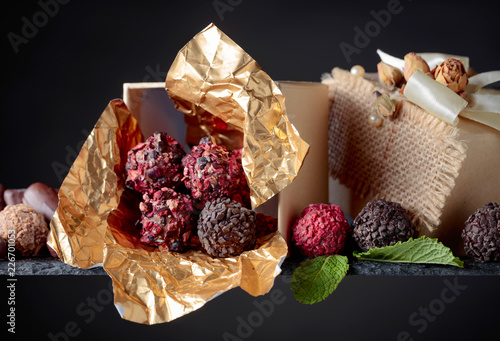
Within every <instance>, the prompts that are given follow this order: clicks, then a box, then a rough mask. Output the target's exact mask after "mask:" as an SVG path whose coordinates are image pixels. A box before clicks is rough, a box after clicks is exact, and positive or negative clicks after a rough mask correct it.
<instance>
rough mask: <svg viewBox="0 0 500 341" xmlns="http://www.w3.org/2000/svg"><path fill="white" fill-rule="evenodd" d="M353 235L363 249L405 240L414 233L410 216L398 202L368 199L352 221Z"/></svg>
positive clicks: (366, 249)
mask: <svg viewBox="0 0 500 341" xmlns="http://www.w3.org/2000/svg"><path fill="white" fill-rule="evenodd" d="M352 232H353V237H354V240H355V241H356V243H357V244H358V246H359V247H360V248H361V250H363V251H368V250H369V249H371V248H374V247H384V246H390V245H394V244H396V243H397V242H399V241H401V242H405V241H407V240H408V239H410V238H411V237H413V235H414V233H415V229H414V227H413V225H412V223H411V220H410V217H409V216H408V214H407V213H406V211H405V210H404V209H403V207H401V205H400V204H399V203H395V202H391V201H386V200H382V199H379V200H377V201H370V202H368V204H366V206H365V207H364V208H363V209H362V210H361V212H360V213H359V214H358V216H357V217H356V218H355V219H354V221H353V223H352Z"/></svg>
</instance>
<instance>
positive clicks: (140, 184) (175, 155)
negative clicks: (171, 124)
mask: <svg viewBox="0 0 500 341" xmlns="http://www.w3.org/2000/svg"><path fill="white" fill-rule="evenodd" d="M185 155H186V152H185V151H184V148H183V147H182V146H181V145H180V144H179V142H177V140H175V139H174V138H173V137H171V136H169V135H167V134H166V133H161V132H156V133H154V134H153V135H151V136H150V137H149V138H148V139H147V140H146V141H145V142H141V143H139V144H138V145H136V146H135V147H134V148H132V149H131V150H130V151H129V152H128V155H127V163H126V166H125V169H126V170H127V179H126V185H127V187H129V188H131V189H135V190H136V191H139V192H141V193H148V192H149V193H152V192H154V191H155V190H157V189H159V188H162V187H170V188H175V187H176V186H178V185H179V184H180V183H181V180H182V163H181V161H182V158H183V157H184V156H185Z"/></svg>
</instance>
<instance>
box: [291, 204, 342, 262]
mask: <svg viewBox="0 0 500 341" xmlns="http://www.w3.org/2000/svg"><path fill="white" fill-rule="evenodd" d="M349 232H350V228H349V223H348V222H347V219H346V218H345V216H344V214H343V213H342V210H341V209H340V208H339V207H338V206H337V205H329V204H310V205H309V206H307V207H306V208H305V209H304V210H303V211H302V213H301V215H300V218H299V219H297V220H296V221H295V222H294V224H293V226H292V240H293V241H294V243H295V245H296V246H297V248H298V249H299V250H300V252H301V253H302V254H304V255H305V256H307V257H318V256H322V255H333V254H338V253H340V252H341V251H342V250H343V249H344V246H345V242H346V239H347V236H348V233H349Z"/></svg>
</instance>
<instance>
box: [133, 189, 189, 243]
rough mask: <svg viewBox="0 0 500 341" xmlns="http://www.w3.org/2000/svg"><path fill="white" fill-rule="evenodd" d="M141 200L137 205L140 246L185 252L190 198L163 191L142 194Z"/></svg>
mask: <svg viewBox="0 0 500 341" xmlns="http://www.w3.org/2000/svg"><path fill="white" fill-rule="evenodd" d="M143 199H144V201H142V202H141V203H140V205H139V209H140V210H141V213H142V217H141V224H142V228H141V242H143V243H146V244H150V245H155V246H158V247H159V248H160V250H167V249H168V250H170V251H175V252H183V251H185V250H186V249H187V245H188V243H189V239H190V238H191V234H192V229H193V227H194V218H193V216H192V212H193V203H192V200H191V198H190V197H188V196H187V195H184V194H180V193H176V192H175V191H174V190H172V189H170V188H166V187H164V188H162V189H160V190H157V191H156V192H154V193H153V194H148V193H146V194H144V195H143Z"/></svg>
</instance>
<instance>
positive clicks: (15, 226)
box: [0, 204, 49, 256]
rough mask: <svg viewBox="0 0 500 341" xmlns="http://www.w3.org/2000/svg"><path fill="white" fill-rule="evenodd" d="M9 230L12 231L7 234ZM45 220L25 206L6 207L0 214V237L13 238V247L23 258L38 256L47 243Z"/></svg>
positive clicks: (47, 230) (47, 232)
mask: <svg viewBox="0 0 500 341" xmlns="http://www.w3.org/2000/svg"><path fill="white" fill-rule="evenodd" d="M9 230H12V231H13V232H11V233H10V234H9ZM48 234H49V229H48V227H47V223H46V222H45V218H44V217H43V215H41V214H40V213H38V212H36V211H35V210H34V209H33V208H31V207H29V206H27V205H25V204H16V205H9V206H6V207H5V208H4V209H3V210H2V211H1V212H0V237H2V238H3V239H5V240H8V239H9V237H11V238H12V236H14V237H15V247H16V249H17V250H19V251H20V252H21V254H22V255H23V256H30V255H33V254H35V255H36V254H38V253H39V252H40V250H42V248H43V247H44V246H45V244H46V242H47V235H48Z"/></svg>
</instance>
